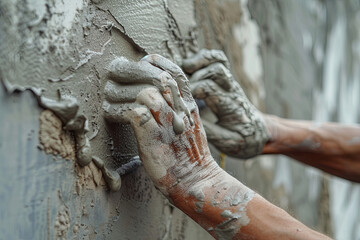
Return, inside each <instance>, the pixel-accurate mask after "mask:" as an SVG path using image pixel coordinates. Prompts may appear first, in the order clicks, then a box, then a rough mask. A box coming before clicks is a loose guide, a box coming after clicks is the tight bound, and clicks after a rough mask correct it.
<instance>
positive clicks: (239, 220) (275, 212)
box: [170, 170, 328, 239]
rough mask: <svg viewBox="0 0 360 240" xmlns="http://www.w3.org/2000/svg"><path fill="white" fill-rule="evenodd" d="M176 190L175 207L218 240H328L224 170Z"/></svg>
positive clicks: (173, 197) (173, 198)
mask: <svg viewBox="0 0 360 240" xmlns="http://www.w3.org/2000/svg"><path fill="white" fill-rule="evenodd" d="M173 190H174V191H172V192H173V193H172V194H170V199H172V201H173V203H174V205H175V206H177V207H178V208H180V209H181V210H182V211H183V212H185V213H186V214H187V215H189V216H190V217H191V218H192V219H194V220H195V221H196V222H197V223H198V224H200V225H201V226H202V227H203V228H204V229H205V230H207V231H208V232H209V233H210V234H211V235H212V236H214V237H215V238H217V239H328V238H327V237H326V236H324V235H321V234H320V233H317V232H315V231H313V230H311V229H309V228H308V227H306V226H305V225H303V224H302V223H300V222H299V221H297V220H296V219H294V218H293V217H291V216H290V215H289V214H287V213H286V212H285V211H284V210H282V209H280V208H278V207H276V206H274V205H272V204H271V203H269V202H268V201H266V200H265V199H264V198H262V197H261V196H259V195H258V194H256V193H254V192H253V191H252V190H251V189H249V188H247V187H246V186H244V185H243V184H241V183H240V182H239V181H238V180H236V179H234V178H233V177H231V176H230V175H228V174H227V173H225V172H224V171H222V170H221V172H219V173H218V174H217V175H216V177H214V178H212V179H211V180H209V179H208V180H207V181H206V182H200V183H197V184H194V186H193V187H192V188H191V189H190V190H188V191H185V192H184V191H178V190H176V189H173Z"/></svg>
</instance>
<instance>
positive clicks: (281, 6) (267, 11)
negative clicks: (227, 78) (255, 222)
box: [0, 0, 360, 239]
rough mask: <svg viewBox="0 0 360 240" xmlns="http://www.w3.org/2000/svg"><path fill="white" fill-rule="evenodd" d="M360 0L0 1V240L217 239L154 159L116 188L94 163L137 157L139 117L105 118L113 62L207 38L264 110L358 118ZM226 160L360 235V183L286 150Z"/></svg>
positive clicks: (188, 49)
mask: <svg viewBox="0 0 360 240" xmlns="http://www.w3.org/2000/svg"><path fill="white" fill-rule="evenodd" d="M358 5H359V4H358V2H356V1H351V0H347V1H343V2H341V3H340V2H336V3H334V2H333V1H318V0H306V1H298V0H292V1H288V0H281V1H279V0H269V1H257V0H250V1H249V3H248V2H247V1H246V0H226V1H221V0H216V1H205V0H194V1H192V0H184V1H176V0H168V1H166V0H147V1H130V0H121V1H118V0H93V1H83V0H75V1H73V0H63V1H50V0H27V1H20V0H17V1H13V0H0V43H1V44H0V56H1V58H0V78H1V82H2V85H3V86H1V87H0V98H1V101H0V124H1V125H0V126H1V128H0V165H1V168H0V182H1V184H0V200H1V201H2V202H5V203H6V204H3V205H2V206H1V207H0V219H1V220H2V221H3V222H5V223H6V224H1V225H0V232H1V235H0V239H54V238H58V239H73V238H76V239H78V238H84V239H105V238H106V239H211V237H210V235H208V234H207V233H206V232H205V231H204V230H202V229H201V228H199V227H198V226H197V225H196V224H195V223H194V222H193V221H192V220H191V219H190V218H188V217H187V216H185V215H184V214H182V213H181V212H180V211H178V210H177V209H175V208H173V207H172V206H171V205H170V204H169V203H168V202H167V201H166V200H165V199H164V198H163V197H162V196H161V195H160V194H159V193H158V192H157V190H156V189H155V188H154V187H153V185H152V183H151V181H150V180H149V179H148V178H147V176H146V174H145V172H144V170H143V169H142V168H141V167H140V168H138V169H137V170H136V171H134V172H133V173H130V174H128V175H126V176H123V177H122V186H121V189H120V190H119V191H116V192H111V191H109V189H108V187H107V184H106V182H105V181H104V175H103V172H102V171H101V169H99V168H97V166H96V165H95V164H94V163H93V162H90V163H88V162H87V159H90V160H91V158H92V157H95V158H97V159H98V158H100V159H102V160H103V161H104V162H105V165H106V167H107V168H108V169H110V170H116V169H117V168H118V167H121V166H122V165H123V164H124V163H126V162H128V161H129V159H130V158H131V157H132V156H135V155H137V150H136V146H135V142H134V138H133V137H132V132H131V130H130V128H129V126H127V125H114V124H110V123H107V122H105V121H104V119H103V117H102V109H101V105H102V100H103V88H104V85H105V83H106V80H107V77H106V76H107V73H108V69H107V67H108V66H109V63H110V62H111V61H112V60H113V59H114V58H115V57H118V56H124V57H126V58H128V59H130V60H138V59H140V58H141V57H142V56H144V55H145V54H147V53H159V54H162V55H164V56H166V57H168V58H170V59H172V60H173V61H175V62H176V63H181V61H182V59H183V58H184V57H186V56H189V55H191V54H193V53H194V51H196V50H198V49H200V48H204V47H205V48H217V49H222V50H223V51H225V53H226V54H227V56H228V57H229V59H230V61H231V64H232V71H233V73H234V75H235V76H236V77H237V79H238V80H239V82H240V83H241V85H242V86H243V87H244V89H245V92H246V94H247V95H248V97H249V98H250V99H251V101H252V102H253V103H254V104H255V105H256V106H258V107H259V108H260V109H262V110H264V109H266V111H267V112H269V113H272V114H277V115H280V116H283V117H289V118H300V119H312V118H314V119H316V120H319V121H324V120H339V121H345V122H359V113H360V111H359V108H358V107H357V106H358V103H359V102H360V99H359V98H360V97H359V96H360V95H359V92H360V89H359V88H360V85H359V82H360V79H359V77H360V76H359V70H358V67H356V66H358V65H359V59H360V57H359V49H360V48H359V33H358V32H356V31H354V29H355V28H356V26H357V24H356V23H357V22H358V21H359V11H358V10H359V8H360V6H358ZM249 10H250V11H249ZM250 13H251V15H250ZM338 46H341V47H338ZM338 56H341V57H340V58H339V57H338ZM334 76H336V77H334ZM338 76H340V77H338ZM26 89H27V90H26ZM265 89H266V91H265ZM338 89H341V91H337V90H338ZM265 92H266V101H264V99H265ZM334 99H339V101H334ZM39 104H40V105H41V106H42V107H40V106H39ZM44 108H45V109H46V108H48V109H51V110H52V111H49V110H44ZM350 112H351V114H349V113H350ZM203 114H204V116H205V117H207V114H208V113H207V112H206V111H205V112H203ZM79 122H80V124H76V123H79ZM59 143H60V145H59ZM79 153H80V154H79ZM213 153H214V155H215V157H216V158H217V159H220V157H219V154H218V152H217V151H216V150H214V149H213ZM65 159H69V160H65ZM79 159H80V161H79ZM81 160H83V161H81ZM75 161H78V162H79V163H84V162H85V163H86V164H84V165H86V166H85V167H81V166H80V165H79V164H76V163H75ZM224 162H225V164H224ZM222 164H223V165H225V168H226V169H227V170H228V171H229V172H230V173H232V174H233V175H234V176H235V177H237V178H238V179H240V180H241V181H243V182H244V183H245V184H247V185H248V186H250V187H252V188H253V189H255V190H256V191H258V192H260V193H261V194H262V195H264V196H265V197H266V198H267V199H270V200H271V201H273V202H274V203H276V204H277V205H280V206H281V207H283V208H285V209H287V210H289V211H290V212H291V213H293V214H294V215H295V216H296V217H297V218H299V219H300V220H301V221H303V222H304V223H305V224H307V225H308V226H310V227H313V228H316V229H318V230H321V231H323V232H326V233H328V234H332V233H333V234H334V236H335V237H336V238H337V239H357V238H359V234H360V233H359V231H358V230H357V229H360V226H359V224H360V222H359V217H358V216H360V213H359V211H360V209H359V207H358V206H359V204H358V203H359V198H360V191H359V188H358V187H356V186H355V185H351V184H349V183H347V182H343V181H339V180H328V178H324V177H323V176H322V175H321V174H320V173H319V172H317V171H315V170H313V169H308V168H305V167H304V166H302V165H299V164H296V163H294V162H293V161H290V160H288V159H285V158H283V157H261V158H257V159H255V160H253V161H246V162H240V161H238V160H236V159H232V158H228V157H226V159H225V161H222ZM338 189H342V190H341V192H340V191H339V190H338ZM345 196H346V197H345ZM346 203H349V204H346ZM343 219H344V221H342V220H343Z"/></svg>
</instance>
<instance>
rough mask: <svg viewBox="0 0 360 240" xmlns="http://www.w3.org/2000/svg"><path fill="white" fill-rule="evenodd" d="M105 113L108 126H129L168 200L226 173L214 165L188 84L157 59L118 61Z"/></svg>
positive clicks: (176, 69)
mask: <svg viewBox="0 0 360 240" xmlns="http://www.w3.org/2000/svg"><path fill="white" fill-rule="evenodd" d="M109 78H110V79H111V80H110V81H108V82H107V84H106V86H105V101H104V104H103V109H104V112H105V115H106V118H107V119H108V120H110V121H115V122H122V123H128V122H130V124H131V126H132V128H133V129H134V132H135V136H136V139H137V141H138V150H139V155H140V159H141V160H142V162H143V166H144V167H145V170H146V172H147V173H148V175H149V176H150V178H151V179H152V180H153V182H154V184H155V186H156V187H157V188H159V189H160V191H162V193H163V194H164V195H165V196H168V197H170V199H172V200H173V199H174V198H176V194H180V193H184V192H186V191H189V188H191V187H193V186H194V185H196V183H197V182H199V181H201V180H205V179H206V178H209V177H212V178H214V176H216V175H218V174H217V173H218V172H221V171H222V170H221V169H220V168H219V167H218V165H217V164H216V162H215V161H214V160H213V158H212V156H211V154H210V151H209V148H208V145H207V140H206V135H205V131H204V129H203V126H202V123H201V120H200V117H199V112H198V109H197V106H196V103H195V101H194V99H193V97H192V95H191V91H190V87H189V82H188V79H187V78H186V76H185V74H184V73H183V72H182V70H181V69H180V67H178V66H177V65H176V64H174V63H172V62H171V61H169V60H167V59H165V58H163V57H161V56H159V55H148V56H146V57H145V58H143V59H142V60H141V61H139V62H131V61H128V60H126V59H125V58H117V59H115V60H114V61H113V62H112V64H111V67H110V75H109Z"/></svg>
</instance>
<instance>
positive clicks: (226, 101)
mask: <svg viewBox="0 0 360 240" xmlns="http://www.w3.org/2000/svg"><path fill="white" fill-rule="evenodd" d="M182 67H183V69H184V71H185V72H187V73H189V74H192V75H191V77H190V85H191V92H192V94H193V96H194V98H197V99H203V100H204V101H205V102H206V105H207V106H208V107H209V108H210V109H211V110H212V111H213V112H214V113H215V115H216V116H217V118H218V122H217V124H213V123H211V122H208V121H206V120H204V119H203V124H204V127H205V131H206V134H207V139H208V140H209V141H210V142H211V143H212V144H214V145H215V146H216V147H217V148H218V149H219V150H220V151H222V152H223V153H225V154H227V155H230V156H234V157H238V158H243V159H246V158H250V157H253V156H256V155H258V154H260V153H261V152H262V150H263V147H264V144H265V143H266V142H267V141H268V139H269V134H268V131H267V129H266V127H265V122H264V120H263V118H262V113H261V112H259V111H258V110H257V109H256V108H255V107H254V106H253V105H252V104H251V103H250V101H249V100H248V98H247V97H246V95H245V93H244V91H243V90H242V88H241V87H240V85H239V83H238V82H237V81H236V80H235V79H234V77H233V75H232V74H231V72H230V70H229V62H228V60H227V58H226V56H225V54H224V53H223V52H222V51H220V50H201V51H199V52H198V53H197V54H196V55H194V56H193V57H191V58H188V59H186V60H184V61H183V65H182Z"/></svg>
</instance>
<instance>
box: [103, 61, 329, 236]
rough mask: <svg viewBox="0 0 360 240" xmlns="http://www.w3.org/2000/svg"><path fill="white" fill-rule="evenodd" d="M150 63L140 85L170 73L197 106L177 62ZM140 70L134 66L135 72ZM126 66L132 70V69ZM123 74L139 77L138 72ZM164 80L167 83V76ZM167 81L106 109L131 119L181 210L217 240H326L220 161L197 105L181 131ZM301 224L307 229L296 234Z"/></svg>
mask: <svg viewBox="0 0 360 240" xmlns="http://www.w3.org/2000/svg"><path fill="white" fill-rule="evenodd" d="M144 61H148V62H149V63H151V65H150V66H148V67H149V71H151V73H150V74H149V75H148V77H149V78H150V79H148V80H146V79H144V76H142V81H141V82H139V83H143V82H144V81H145V82H147V83H150V82H151V81H150V80H153V79H152V78H151V77H153V76H154V75H153V74H152V73H154V72H159V74H160V75H161V74H163V76H166V74H164V73H163V71H166V72H167V73H168V74H170V75H171V77H172V79H174V80H175V81H177V86H178V90H179V93H180V95H179V96H178V97H179V98H182V100H183V102H184V105H185V106H194V105H195V101H194V99H193V98H192V97H191V96H187V95H186V94H183V93H186V92H189V90H190V89H189V85H188V84H187V79H186V78H184V74H183V73H182V72H179V71H178V70H177V69H178V68H177V66H176V65H175V64H174V63H172V62H170V61H169V60H167V59H165V58H163V57H160V56H158V55H155V56H153V55H150V56H149V57H147V58H145V59H144ZM120 67H123V66H119V68H120ZM152 68H155V69H152ZM134 69H136V68H135V67H134V66H132V67H130V68H129V71H130V70H131V71H132V70H134ZM123 70H124V71H126V68H124V69H123ZM180 71H181V70H180ZM140 72H141V71H140ZM119 74H121V76H137V74H138V73H134V74H131V72H127V73H119ZM160 75H159V76H160ZM120 78H122V77H120ZM117 79H119V78H117ZM139 79H140V78H139ZM155 79H158V77H156V78H155ZM169 79H170V78H168V80H169ZM160 80H163V81H164V82H165V80H166V79H160ZM169 81H171V79H170V80H169ZM126 83H128V82H126V80H125V79H121V84H122V86H126V87H132V85H130V84H128V85H126ZM153 83H154V81H153ZM159 83H160V84H159ZM161 83H163V82H161V81H160V82H159V81H157V80H156V81H155V84H153V86H150V87H147V88H145V89H141V90H139V93H138V94H137V96H136V97H135V100H133V101H130V102H109V99H108V100H107V102H105V104H104V106H105V107H104V110H106V111H107V112H106V115H105V116H107V117H109V119H111V120H116V119H119V120H121V121H124V120H127V121H128V122H130V124H131V126H132V128H133V129H134V132H135V136H136V139H137V142H138V150H139V154H140V159H141V160H142V163H143V166H144V168H145V170H146V172H147V174H148V176H149V177H150V179H151V180H152V181H153V182H154V185H155V186H156V187H157V188H158V189H159V190H160V191H161V192H162V193H163V194H164V195H165V196H166V197H167V198H168V199H169V200H170V201H171V202H172V203H173V204H174V205H175V206H176V207H177V208H179V209H180V210H182V211H183V212H184V213H186V214H187V215H188V216H190V217H191V218H192V219H193V220H194V221H196V222H197V223H198V224H200V226H202V227H203V228H204V229H206V230H207V231H208V232H209V233H210V234H211V235H212V236H214V237H215V238H217V239H276V238H279V237H280V238H285V237H288V236H291V237H293V239H297V238H299V239H301V238H302V239H309V238H312V237H319V236H320V237H319V239H326V238H325V237H324V236H322V235H320V234H317V233H315V232H314V231H311V230H310V229H308V228H306V227H305V226H304V225H302V224H301V223H299V222H298V221H296V220H295V219H293V218H292V217H291V216H290V215H288V214H287V213H285V212H284V211H283V210H281V209H278V208H276V207H275V206H273V205H272V204H270V203H269V202H267V201H266V200H263V199H262V198H261V197H259V196H258V195H256V194H254V192H253V191H252V190H251V189H249V188H247V187H246V186H244V185H243V184H242V183H240V182H239V181H238V180H236V179H235V178H233V177H231V176H230V175H229V174H228V173H226V172H225V171H224V170H222V169H221V168H220V167H219V166H218V165H217V164H216V162H215V161H214V159H213V157H212V156H211V154H210V150H209V148H208V145H207V139H206V135H205V131H204V129H203V126H202V122H201V120H200V115H199V112H198V109H197V108H196V107H194V108H193V109H191V108H189V109H191V110H189V112H190V114H191V120H190V118H189V117H188V116H187V115H186V114H184V115H183V117H182V119H181V120H182V121H183V122H184V130H183V131H181V132H180V131H179V132H175V131H174V120H173V119H174V116H175V115H174V111H175V109H174V105H175V104H174V101H176V100H174V99H172V98H170V97H174V96H173V95H172V94H173V92H172V91H171V89H167V85H166V84H161ZM131 92H134V91H131ZM183 96H184V97H183ZM191 121H193V124H192V123H191ZM249 132H251V131H250V130H249ZM100 167H101V166H100ZM258 209H260V210H258ZM274 221H275V223H274ZM285 222H289V223H290V225H289V226H291V227H290V228H284V227H283V226H285V224H284V223H285ZM277 223H279V224H277ZM264 226H265V227H264ZM286 226H287V225H286ZM296 228H301V229H304V230H303V231H302V232H301V233H296V232H293V230H294V229H296Z"/></svg>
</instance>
